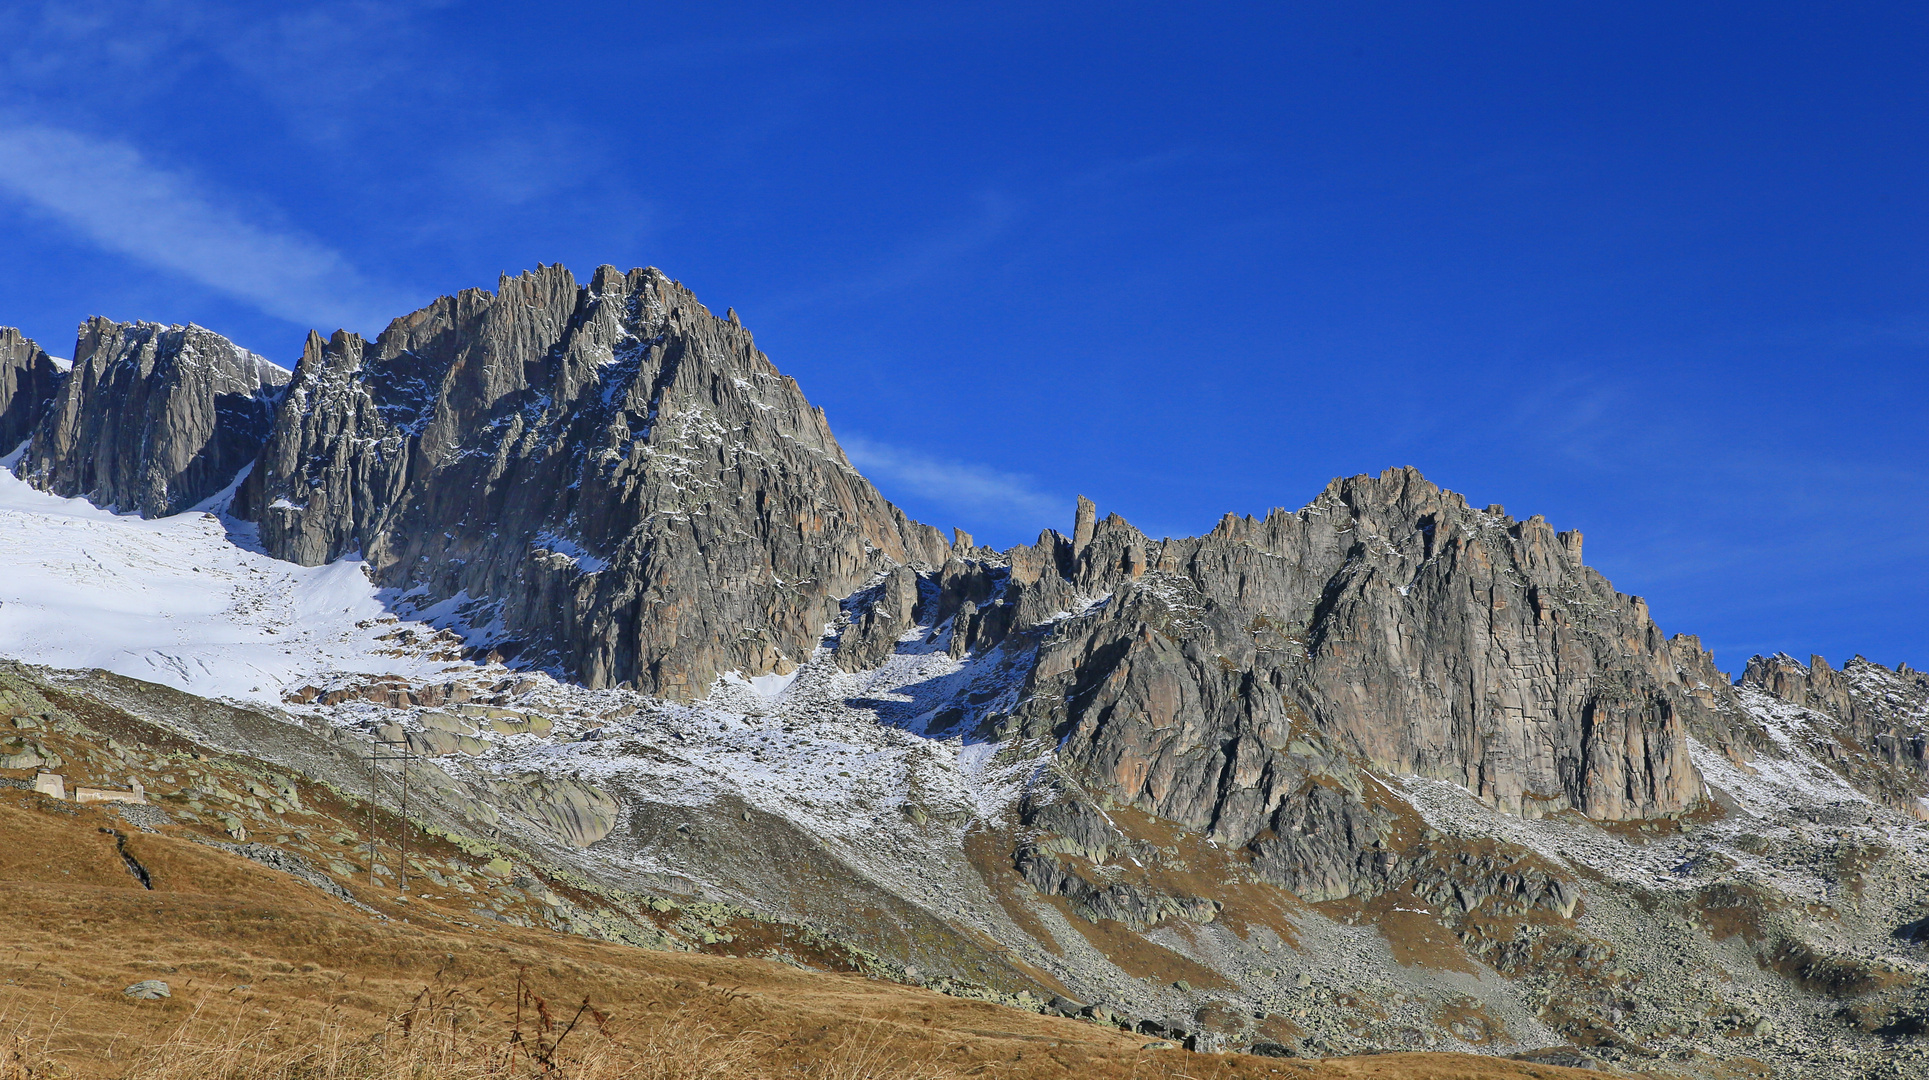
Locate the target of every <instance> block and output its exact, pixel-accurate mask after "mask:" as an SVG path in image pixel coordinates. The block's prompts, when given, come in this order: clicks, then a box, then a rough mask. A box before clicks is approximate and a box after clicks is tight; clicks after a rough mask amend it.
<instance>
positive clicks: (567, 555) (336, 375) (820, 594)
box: [243, 266, 950, 697]
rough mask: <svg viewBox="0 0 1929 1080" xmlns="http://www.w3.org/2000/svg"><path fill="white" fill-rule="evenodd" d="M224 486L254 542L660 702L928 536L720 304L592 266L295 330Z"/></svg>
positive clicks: (934, 544) (799, 632)
mask: <svg viewBox="0 0 1929 1080" xmlns="http://www.w3.org/2000/svg"><path fill="white" fill-rule="evenodd" d="M243 506H244V508H245V510H246V512H248V513H251V514H253V515H255V516H257V517H258V518H259V520H260V521H261V525H262V539H263V542H264V543H265V544H266V545H267V546H268V549H269V550H270V551H271V552H274V553H275V554H277V555H278V556H280V557H283V558H288V559H291V560H294V561H297V562H303V563H309V564H314V563H318V562H324V561H327V560H329V559H333V558H335V557H338V556H340V555H342V554H344V553H346V552H349V551H355V550H359V551H360V552H361V553H362V556H363V557H364V558H365V559H367V560H368V563H369V566H370V569H371V571H372V572H373V573H374V575H375V576H376V578H377V579H378V580H379V581H380V582H382V583H383V584H384V585H388V586H392V587H395V588H398V589H402V590H406V591H409V592H410V593H411V594H412V595H415V596H419V597H420V598H421V601H422V602H423V603H425V604H426V603H430V602H434V601H440V600H451V599H454V600H458V602H470V603H474V604H475V605H476V607H475V611H474V612H473V614H472V621H473V623H474V624H476V625H481V624H486V623H492V622H494V623H495V624H496V625H498V627H499V628H500V630H501V633H502V635H503V636H504V637H505V638H506V639H508V641H507V643H506V644H505V648H508V649H511V650H516V649H520V650H523V651H525V652H526V653H527V654H528V655H530V656H532V657H541V658H546V662H549V663H553V664H555V665H556V666H559V667H560V668H562V669H564V670H566V671H569V672H571V673H573V674H574V675H575V676H576V677H578V678H580V679H582V680H583V681H584V682H585V683H587V684H589V685H591V686H608V685H616V684H626V685H632V686H635V687H637V688H639V689H644V690H648V691H651V692H654V693H659V694H664V695H668V696H672V697H689V696H693V695H698V694H701V693H703V692H705V691H706V690H707V688H708V687H709V685H710V684H711V682H712V681H713V680H714V679H715V678H716V677H717V676H718V675H720V674H722V673H724V672H728V671H743V672H747V673H753V674H755V673H762V672H767V671H773V670H778V671H781V670H787V669H789V668H791V667H794V666H795V665H796V664H797V663H799V662H800V661H801V660H802V659H803V658H805V657H807V656H809V655H810V652H811V650H812V649H814V648H815V647H816V644H817V642H818V639H819V638H820V637H821V636H822V634H823V632H824V628H825V626H826V625H827V624H828V623H829V622H831V621H832V620H833V619H834V618H835V617H836V614H837V611H838V600H839V599H840V598H842V597H844V596H848V595H850V594H851V593H852V592H855V591H856V590H857V589H858V588H860V587H861V586H863V585H864V584H865V583H866V582H867V581H868V580H869V579H870V578H871V577H872V576H873V575H875V574H877V573H880V572H882V571H883V570H885V569H887V568H889V567H890V566H893V565H938V564H941V563H942V562H943V561H944V559H945V558H946V556H947V555H948V554H949V552H950V545H949V544H947V543H946V542H945V540H944V538H943V536H942V535H941V534H940V533H939V532H938V531H937V530H936V529H933V528H931V527H929V526H924V525H918V524H916V523H914V522H912V521H910V520H909V519H907V518H906V517H905V516H904V515H903V513H902V512H900V511H898V510H897V509H896V508H895V507H893V506H891V505H890V504H889V503H888V502H886V501H885V500H884V498H883V497H882V496H880V495H879V494H878V493H877V491H876V490H875V489H874V488H872V487H871V485H870V484H869V483H868V482H867V481H865V480H864V478H863V477H862V476H860V475H858V473H857V471H856V470H855V469H853V468H852V467H851V465H850V461H849V459H848V458H847V457H846V456H845V455H844V452H843V450H842V448H840V447H839V446H838V445H837V441H836V439H835V438H833V437H832V435H831V432H830V427H829V425H828V423H827V422H826V421H825V418H824V414H823V412H822V411H821V410H819V409H816V408H814V407H812V406H811V405H810V403H809V402H807V401H806V400H805V399H804V396H803V394H802V393H801V391H799V389H798V387H797V384H796V382H795V381H794V380H792V379H790V378H788V377H787V376H784V375H782V374H781V373H779V372H778V371H777V369H776V368H775V366H773V365H772V364H771V362H770V360H769V358H768V357H766V356H765V355H764V354H763V353H762V352H761V351H759V350H758V349H757V348H756V346H755V343H754V341H753V340H752V338H751V335H750V332H749V331H748V330H747V329H745V328H744V327H743V326H742V325H741V323H740V321H735V320H730V319H725V318H718V317H717V316H715V315H713V314H711V313H710V311H709V310H708V309H707V308H705V307H704V306H703V305H702V304H701V303H699V302H698V301H697V299H696V297H695V296H694V295H692V294H691V293H690V292H689V290H687V289H685V288H684V287H683V286H682V285H681V284H679V283H677V282H675V281H672V280H670V279H669V278H668V277H666V276H665V275H663V274H662V273H661V272H660V271H657V270H654V269H635V270H631V271H629V272H627V273H624V272H621V271H619V270H617V269H616V268H614V267H610V266H604V267H601V268H599V269H598V270H597V271H596V272H595V273H594V274H593V275H592V277H591V279H590V282H589V284H588V285H587V286H582V285H578V283H577V282H576V280H575V278H574V277H573V276H572V275H571V274H570V272H569V271H568V270H567V269H565V268H563V267H561V266H543V267H538V268H537V269H536V270H534V271H531V272H529V273H525V274H522V275H519V276H517V277H513V278H512V277H508V276H504V277H503V279H502V280H501V282H500V283H499V286H498V288H497V291H496V292H494V293H490V292H487V291H484V290H480V289H469V290H464V291H463V292H460V293H458V294H456V295H455V296H453V297H443V298H441V299H439V300H437V301H435V302H434V303H432V304H430V305H429V306H427V307H425V308H423V309H421V310H420V311H417V312H414V313H413V314H410V315H407V316H404V317H402V318H400V319H397V320H395V322H393V323H391V324H390V326H389V327H388V329H387V330H385V331H383V333H382V334H381V335H380V336H379V337H378V338H377V339H376V340H375V341H374V342H373V343H368V342H365V341H363V340H362V339H360V338H358V337H355V336H354V335H339V334H338V335H336V337H334V338H332V339H330V340H328V341H327V342H322V341H320V340H319V339H317V338H311V339H310V342H309V345H308V348H307V350H306V352H305V353H304V355H303V358H302V361H301V363H300V364H299V365H298V367H297V369H296V373H295V377H294V381H293V383H292V385H291V387H290V391H289V394H288V397H287V400H286V401H285V403H284V404H283V406H282V409H281V413H280V415H279V417H278V420H277V424H276V426H275V430H274V433H273V435H272V436H271V437H270V438H269V440H268V442H267V444H266V445H265V446H264V447H263V449H262V452H261V458H260V462H259V465H258V467H257V468H256V470H255V472H254V474H253V476H251V477H250V479H249V482H248V485H247V488H246V493H245V497H244V499H243ZM485 608H486V609H487V610H486V611H484V610H483V609H485Z"/></svg>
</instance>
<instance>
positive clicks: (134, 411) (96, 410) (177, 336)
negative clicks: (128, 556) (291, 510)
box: [16, 317, 288, 517]
mask: <svg viewBox="0 0 1929 1080" xmlns="http://www.w3.org/2000/svg"><path fill="white" fill-rule="evenodd" d="M287 381H288V373H287V372H286V371H283V370H282V369H281V368H279V367H276V366H275V365H274V364H272V363H269V362H268V361H267V360H265V359H263V358H262V357H260V356H257V355H255V354H254V353H251V352H248V351H247V350H246V349H242V348H239V347H237V346H236V345H235V344H234V343H233V342H231V341H229V340H228V339H227V338H224V337H222V336H221V335H219V334H216V333H214V332H213V331H211V330H206V329H203V328H201V327H199V326H195V325H192V324H189V325H187V326H161V325H158V324H156V323H148V322H134V323H118V322H114V321H113V320H111V319H105V318H100V317H95V318H91V319H88V320H87V321H86V322H84V323H82V324H81V327H80V333H79V338H78V340H77V341H76V342H75V345H74V364H73V369H72V371H71V372H70V373H69V374H68V376H67V377H66V378H65V379H63V380H62V381H61V383H60V386H59V389H58V391H57V392H56V393H55V395H54V396H53V398H52V399H51V400H50V401H49V402H48V404H47V406H46V407H45V409H44V411H43V412H42V415H41V417H40V419H39V421H38V422H37V423H36V425H35V427H34V431H33V444H32V445H31V446H30V447H29V448H28V451H27V454H26V456H25V457H24V458H22V459H21V461H20V463H19V465H18V466H16V471H17V472H18V473H19V475H20V476H21V477H22V478H23V479H25V480H26V481H27V482H28V483H30V484H32V485H34V486H35V487H38V488H40V489H42V490H45V491H51V492H54V493H56V494H59V495H65V496H70V497H71V496H85V497H87V498H88V499H91V500H92V501H94V502H95V503H97V504H99V505H102V506H109V507H116V508H118V509H121V510H124V511H133V512H138V513H140V514H141V516H143V517H161V516H165V515H167V514H173V513H178V512H180V511H182V510H185V509H187V508H189V507H191V506H193V505H195V504H196V503H199V502H201V501H203V500H205V499H207V498H209V497H210V496H213V495H215V494H216V493H218V492H219V491H220V490H221V489H222V488H224V487H226V486H227V485H228V484H229V483H230V482H232V481H233V479H234V477H235V475H236V473H238V472H239V471H240V470H241V469H242V468H244V467H246V465H247V464H248V463H249V462H250V461H251V460H252V459H253V457H254V454H255V451H256V449H257V448H258V447H259V446H260V445H261V440H262V439H263V438H265V437H266V435H267V432H268V426H269V424H270V422H271V420H272V417H273V411H274V402H275V399H276V397H277V395H278V393H279V390H280V388H281V386H282V385H284V384H285V383H286V382H287Z"/></svg>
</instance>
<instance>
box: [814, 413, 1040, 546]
mask: <svg viewBox="0 0 1929 1080" xmlns="http://www.w3.org/2000/svg"><path fill="white" fill-rule="evenodd" d="M838 442H839V443H841V444H842V445H843V447H844V453H845V454H846V455H847V456H848V457H849V458H850V459H851V464H853V465H855V466H857V469H858V471H859V472H861V473H863V474H864V475H866V476H867V477H869V478H870V479H871V481H872V482H873V483H876V484H877V485H878V487H879V488H880V489H881V490H883V491H884V493H885V495H887V496H889V495H891V494H893V491H894V490H895V491H898V492H908V493H909V494H911V495H914V496H916V497H917V498H919V499H921V500H924V501H926V502H930V503H934V504H936V505H938V506H941V507H944V508H946V509H948V510H952V511H954V512H956V513H958V514H960V515H962V516H965V517H969V518H976V519H979V520H981V521H983V523H984V525H986V526H991V527H996V528H998V529H1000V530H1001V531H1004V530H1012V529H1020V530H1022V529H1024V528H1026V527H1032V528H1042V527H1044V526H1046V525H1052V524H1057V525H1060V526H1061V527H1062V526H1063V525H1064V524H1065V522H1060V521H1057V519H1059V518H1067V519H1069V518H1070V516H1071V500H1069V499H1063V498H1059V497H1057V496H1053V495H1047V494H1045V493H1044V492H1042V491H1040V490H1038V488H1037V487H1036V486H1035V485H1034V482H1033V481H1032V479H1031V477H1029V476H1024V475H1021V474H1018V473H1008V472H1002V471H1000V470H998V469H993V468H988V467H986V466H984V465H978V464H975V463H972V462H965V461H945V460H942V459H940V458H934V457H931V456H929V455H926V454H922V453H919V452H917V451H915V450H906V449H903V448H902V447H896V446H891V445H888V444H886V443H880V442H874V441H872V440H870V439H866V438H864V437H862V436H856V435H853V436H846V437H844V438H841V439H839V440H838Z"/></svg>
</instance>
